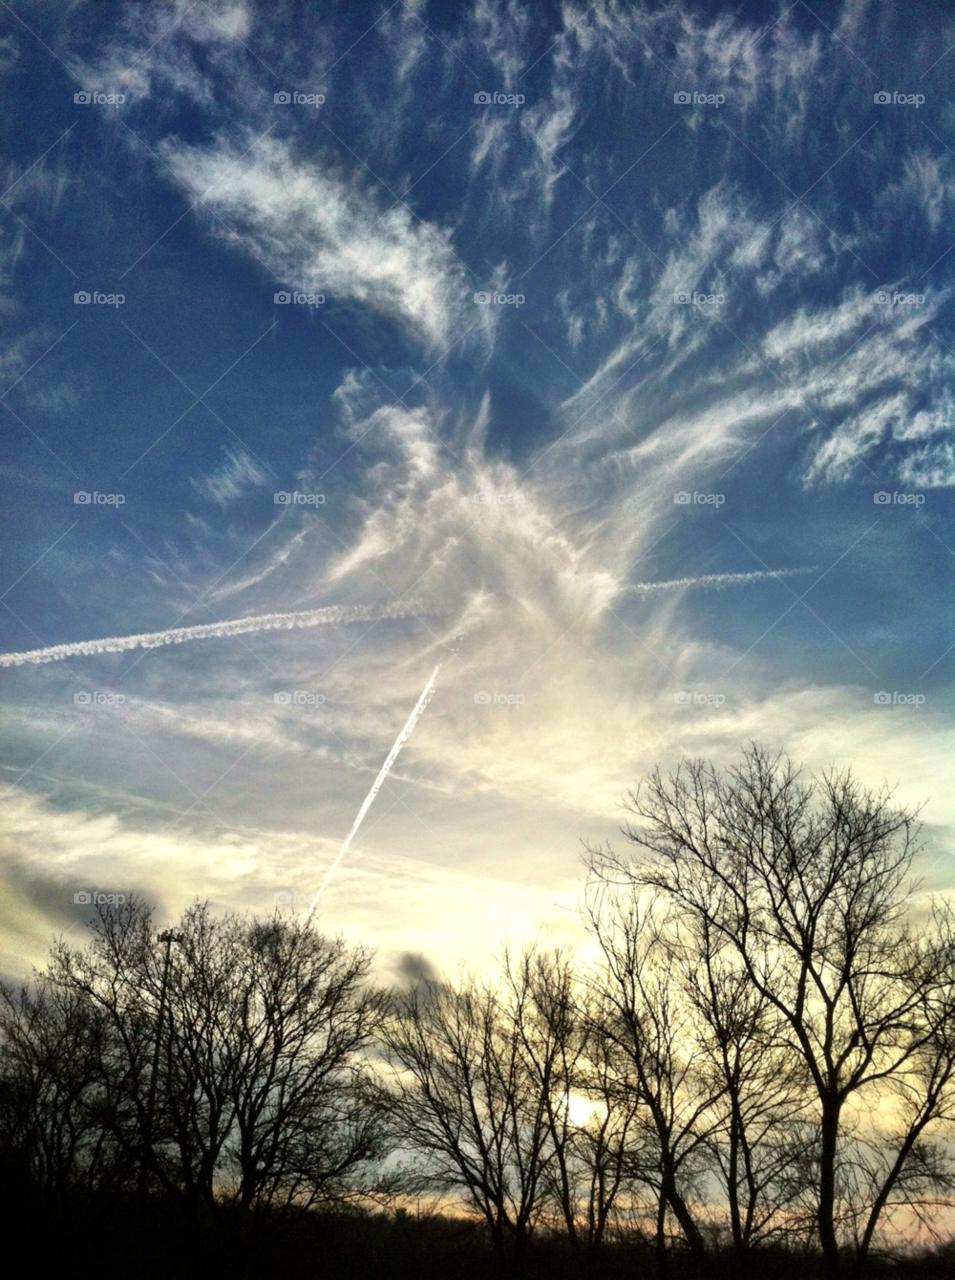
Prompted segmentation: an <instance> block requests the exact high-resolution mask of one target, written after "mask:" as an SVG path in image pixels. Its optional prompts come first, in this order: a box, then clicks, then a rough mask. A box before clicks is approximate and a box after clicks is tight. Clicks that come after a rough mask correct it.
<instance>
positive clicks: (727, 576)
mask: <svg viewBox="0 0 955 1280" xmlns="http://www.w3.org/2000/svg"><path fill="white" fill-rule="evenodd" d="M817 567H818V566H817V565H814V564H811V565H808V566H807V567H806V568H805V569H769V570H766V571H763V570H762V569H760V570H758V571H756V572H754V573H706V574H704V575H703V576H702V577H700V578H671V579H670V581H669V582H635V583H634V584H633V586H630V587H627V591H635V592H636V593H637V594H638V595H641V596H648V595H650V594H652V592H654V591H674V590H676V589H677V588H678V587H716V588H717V590H719V589H721V588H722V587H736V586H742V585H743V583H746V582H762V581H763V580H764V579H766V578H791V577H793V576H794V575H795V574H798V573H815V572H816V569H817Z"/></svg>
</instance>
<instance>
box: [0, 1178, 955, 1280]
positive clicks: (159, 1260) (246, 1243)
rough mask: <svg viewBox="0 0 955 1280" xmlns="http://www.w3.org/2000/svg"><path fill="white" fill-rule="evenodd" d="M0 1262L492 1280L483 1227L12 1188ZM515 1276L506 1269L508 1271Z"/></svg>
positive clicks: (210, 1274)
mask: <svg viewBox="0 0 955 1280" xmlns="http://www.w3.org/2000/svg"><path fill="white" fill-rule="evenodd" d="M0 1226H2V1228H3V1238H4V1242H5V1244H6V1246H7V1249H6V1252H7V1258H8V1261H9V1260H10V1251H11V1249H12V1248H13V1247H14V1245H16V1246H17V1248H16V1253H17V1254H18V1255H19V1256H20V1257H21V1259H22V1260H23V1261H24V1262H26V1261H27V1260H29V1265H28V1266H27V1267H24V1273H25V1274H28V1275H30V1276H36V1277H40V1280H45V1277H47V1276H51V1277H52V1276H57V1277H63V1276H68V1277H70V1280H73V1278H74V1277H75V1278H76V1280H81V1278H83V1280H85V1278H86V1277H90V1280H92V1278H93V1277H95V1278H96V1280H113V1278H114V1277H116V1278H117V1280H118V1278H119V1277H123V1278H124V1280H127V1278H128V1277H135V1280H159V1277H162V1278H163V1280H192V1277H197V1278H198V1277H202V1280H219V1277H227V1278H228V1280H246V1278H247V1277H248V1278H249V1280H252V1278H253V1277H254V1278H255V1280H271V1278H272V1277H275V1278H276V1280H319V1278H320V1280H500V1278H501V1272H500V1270H499V1268H498V1266H497V1264H496V1260H495V1258H494V1255H493V1253H492V1251H491V1249H490V1246H489V1243H488V1240H487V1238H486V1236H485V1233H484V1232H483V1230H482V1229H481V1228H480V1227H479V1226H477V1225H476V1224H474V1223H471V1222H467V1221H463V1220H460V1219H454V1218H443V1217H423V1218H420V1219H419V1218H416V1217H415V1216H413V1215H411V1214H406V1213H400V1212H399V1213H398V1214H397V1215H396V1214H393V1213H384V1212H382V1213H374V1214H368V1213H358V1212H346V1213H342V1212H338V1213H319V1212H312V1213H308V1214H305V1215H302V1216H300V1217H299V1218H297V1219H296V1220H295V1221H293V1222H284V1223H279V1222H268V1221H266V1220H265V1219H264V1218H261V1217H254V1218H252V1219H251V1220H246V1221H245V1222H243V1223H241V1224H240V1223H239V1222H238V1220H236V1219H231V1218H229V1217H227V1216H221V1217H220V1216H219V1215H217V1221H216V1222H214V1223H213V1222H210V1221H200V1222H199V1223H198V1224H196V1223H192V1224H190V1223H188V1222H187V1221H186V1220H185V1218H184V1217H183V1214H182V1212H181V1210H180V1209H179V1208H178V1207H177V1206H175V1205H172V1204H169V1203H163V1202H158V1201H154V1202H151V1203H149V1204H147V1205H145V1206H144V1205H143V1204H142V1203H141V1202H139V1201H137V1200H136V1199H135V1198H126V1199H121V1198H120V1199H118V1198H109V1199H107V1198H104V1197H91V1198H83V1199H76V1200H73V1201H67V1202H65V1203H64V1202H61V1203H59V1204H51V1203H50V1202H49V1201H47V1200H46V1199H41V1198H40V1197H38V1196H36V1195H34V1194H32V1193H31V1192H30V1191H29V1190H26V1189H24V1188H23V1187H22V1186H19V1187H17V1186H10V1185H9V1184H8V1186H7V1187H6V1189H5V1193H4V1194H3V1196H2V1199H0ZM512 1274H514V1273H512ZM520 1274H521V1276H522V1278H523V1280H638V1278H639V1280H642V1278H643V1277H646V1280H659V1276H660V1270H659V1265H658V1260H657V1257H656V1254H655V1253H654V1252H653V1250H652V1249H650V1248H649V1247H648V1246H647V1245H645V1244H642V1243H641V1242H639V1241H633V1242H631V1243H627V1244H610V1245H607V1246H605V1248H604V1249H603V1251H602V1252H601V1255H600V1257H598V1258H595V1259H592V1260H590V1261H589V1262H586V1261H584V1260H582V1259H579V1258H576V1257H575V1256H574V1255H573V1253H572V1252H571V1251H570V1249H569V1248H568V1246H567V1243H566V1241H564V1240H562V1239H559V1238H550V1239H548V1238H542V1239H538V1240H536V1241H535V1243H534V1245H533V1247H532V1249H531V1251H530V1253H529V1255H528V1256H527V1258H526V1260H525V1265H524V1267H523V1269H522V1271H521V1273H520ZM820 1275H821V1272H820V1270H819V1267H818V1262H817V1259H816V1258H814V1257H812V1256H807V1255H804V1254H796V1253H792V1252H787V1251H785V1250H783V1249H766V1250H761V1251H759V1252H758V1253H757V1254H755V1255H754V1256H753V1258H752V1260H751V1262H750V1265H749V1267H748V1268H746V1269H745V1270H741V1269H740V1267H739V1265H738V1264H737V1263H736V1262H735V1260H734V1259H733V1258H731V1257H730V1256H728V1255H717V1256H715V1257H714V1258H713V1259H712V1262H711V1264H710V1267H709V1268H708V1270H707V1271H706V1272H705V1273H700V1272H699V1271H697V1270H696V1269H695V1268H694V1267H693V1266H692V1263H691V1259H690V1258H689V1257H688V1256H687V1255H686V1254H685V1253H683V1252H682V1251H676V1250H675V1251H672V1252H671V1253H670V1254H669V1256H668V1260H667V1275H666V1280H702V1278H703V1276H705V1277H706V1280H814V1277H816V1276H820ZM866 1275H868V1276H871V1277H873V1278H874V1280H880V1278H881V1277H888V1276H892V1277H893V1280H909V1278H910V1277H911V1280H923V1278H924V1280H942V1278H943V1277H944V1278H945V1280H952V1278H953V1277H955V1242H953V1243H950V1244H949V1245H947V1246H944V1247H942V1248H940V1249H938V1250H936V1251H934V1253H932V1254H925V1255H923V1256H921V1257H919V1258H913V1259H904V1260H896V1261H882V1260H873V1262H872V1263H871V1264H870V1266H869V1268H868V1270H867V1272H866Z"/></svg>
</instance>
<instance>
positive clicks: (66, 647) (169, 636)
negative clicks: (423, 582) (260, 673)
mask: <svg viewBox="0 0 955 1280" xmlns="http://www.w3.org/2000/svg"><path fill="white" fill-rule="evenodd" d="M423 608H424V606H422V605H421V604H420V603H418V604H415V603H414V602H411V603H404V602H402V601H400V600H396V601H395V602H394V603H393V604H386V605H371V604H356V605H330V606H329V607H328V608H325V609H305V610H303V611H301V612H298V613H262V614H259V615H258V617H254V618H235V619H233V620H232V621H231V622H210V623H207V624H204V625H203V626H199V627H171V628H170V629H169V630H168V631H147V632H145V633H144V634H143V635H136V636H109V637H107V638H106V639H103V640H79V641H77V642H76V643H74V644H55V645H52V646H51V647H50V648H49V649H29V650H27V651H26V652H24V653H0V667H20V666H22V665H23V664H24V663H26V662H59V661H61V660H62V659H63V658H73V657H77V656H83V657H87V656H93V657H95V656H96V655H97V654H100V653H123V652H124V651H125V650H126V649H158V648H159V646H160V645H164V644H182V643H183V641H185V640H219V639H223V638H224V637H226V636H242V635H246V634H247V633H248V632H250V631H289V630H291V629H292V628H294V627H322V626H325V625H327V624H329V623H333V622H370V621H372V620H374V619H379V618H406V617H408V616H409V615H411V614H416V613H421V612H423Z"/></svg>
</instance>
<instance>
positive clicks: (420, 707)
mask: <svg viewBox="0 0 955 1280" xmlns="http://www.w3.org/2000/svg"><path fill="white" fill-rule="evenodd" d="M440 669H441V668H440V665H439V666H437V667H435V669H434V670H433V671H432V672H431V679H430V680H429V681H428V683H427V684H426V685H425V687H424V692H423V693H422V694H421V697H420V698H419V699H418V701H417V704H416V705H415V709H414V711H412V713H411V715H410V716H409V717H408V719H407V721H406V722H405V727H404V728H403V729H402V730H401V732H400V733H399V734H398V737H397V738H396V739H395V745H394V746H393V747H392V748H391V750H390V751H389V752H388V758H387V759H386V760H385V763H384V764H383V765H382V766H381V768H380V769H379V771H378V777H377V778H376V779H375V780H374V782H373V783H372V784H371V790H370V791H369V792H368V794H367V796H365V800H364V803H363V804H362V806H361V808H360V809H359V810H358V816H357V817H356V818H355V821H354V822H353V823H352V825H351V831H349V833H348V835H347V836H346V837H345V843H344V844H343V845H342V847H341V849H339V851H338V857H337V858H336V859H335V861H334V862H333V863H332V865H331V866H330V867H329V868H328V873H327V875H326V876H325V879H324V880H323V881H322V887H321V888H320V889H319V891H318V893H316V895H315V897H314V898H313V899H312V905H311V907H310V908H309V912H308V915H307V916H306V917H305V923H306V924H308V922H309V920H311V918H312V916H313V915H314V914H315V908H316V907H317V906H318V900H319V898H321V896H322V894H323V893H324V892H325V886H326V885H327V884H328V882H329V880H331V878H332V876H333V875H334V874H335V869H336V868H337V866H338V864H339V863H340V862H341V860H342V858H344V856H345V854H346V853H347V852H348V846H349V845H350V844H351V842H352V841H353V840H354V838H355V836H356V835H357V833H358V828H359V827H360V826H361V824H362V821H363V819H364V817H365V814H366V813H367V812H368V810H369V809H370V808H371V806H372V804H373V802H374V799H375V796H376V795H377V794H378V792H379V791H380V790H381V788H382V785H383V783H384V781H385V779H386V778H387V777H388V774H389V773H390V771H391V766H392V765H393V764H394V762H395V761H396V760H397V759H398V752H399V751H400V750H401V748H402V747H403V746H404V745H405V743H406V742H407V741H408V739H409V738H410V737H411V734H412V732H413V730H414V727H415V725H416V724H417V723H418V721H419V720H420V719H421V716H422V714H423V712H424V709H425V707H426V706H427V705H428V703H429V702H430V701H431V695H432V694H433V693H434V686H435V681H436V680H437V678H438V672H439V671H440Z"/></svg>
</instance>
